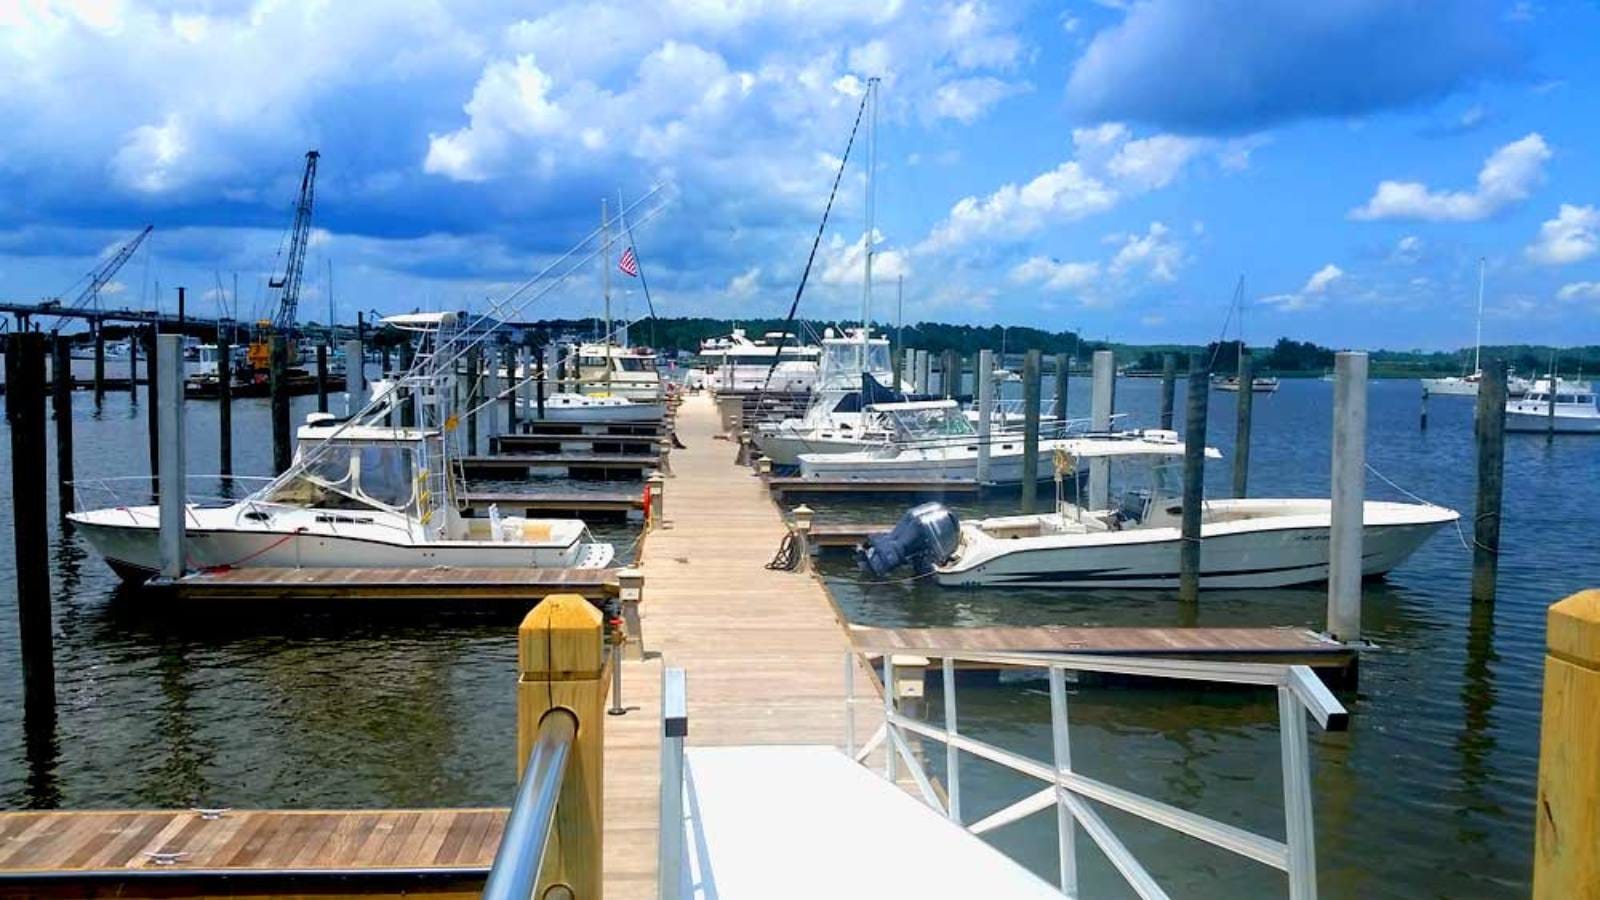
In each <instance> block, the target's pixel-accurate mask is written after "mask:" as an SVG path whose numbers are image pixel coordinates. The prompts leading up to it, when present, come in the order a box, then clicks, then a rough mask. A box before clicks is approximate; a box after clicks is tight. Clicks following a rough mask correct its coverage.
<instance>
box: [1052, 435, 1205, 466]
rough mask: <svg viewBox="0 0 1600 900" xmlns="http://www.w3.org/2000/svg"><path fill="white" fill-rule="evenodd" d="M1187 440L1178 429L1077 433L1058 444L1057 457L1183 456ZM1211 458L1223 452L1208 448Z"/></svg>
mask: <svg viewBox="0 0 1600 900" xmlns="http://www.w3.org/2000/svg"><path fill="white" fill-rule="evenodd" d="M1184 446H1185V445H1184V443H1183V442H1182V441H1180V440H1178V433H1177V432H1175V431H1164V430H1161V429H1155V428H1152V429H1148V430H1145V431H1112V432H1106V433H1103V434H1088V435H1075V436H1073V437H1072V438H1071V439H1070V440H1067V441H1065V442H1064V443H1062V444H1060V445H1058V446H1057V447H1056V451H1055V452H1056V454H1057V455H1058V456H1068V457H1078V458H1079V459H1088V458H1091V457H1098V458H1106V457H1112V456H1169V457H1170V456H1183V453H1184ZM1206 457H1207V458H1208V459H1221V458H1222V451H1220V450H1218V449H1217V448H1215V447H1207V448H1206Z"/></svg>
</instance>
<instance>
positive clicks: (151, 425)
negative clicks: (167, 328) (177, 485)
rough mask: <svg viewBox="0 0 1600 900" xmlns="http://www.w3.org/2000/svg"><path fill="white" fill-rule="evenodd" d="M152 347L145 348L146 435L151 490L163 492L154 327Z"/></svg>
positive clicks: (159, 398) (150, 335) (159, 392)
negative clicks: (148, 439)
mask: <svg viewBox="0 0 1600 900" xmlns="http://www.w3.org/2000/svg"><path fill="white" fill-rule="evenodd" d="M148 334H149V338H150V345H149V346H148V347H146V348H145V358H144V396H145V401H146V403H147V404H148V405H147V407H146V409H145V433H146V435H147V436H148V437H149V438H150V478H151V488H152V489H153V490H154V491H156V492H157V493H160V491H161V438H160V433H161V423H160V421H159V413H158V411H157V408H156V407H157V405H158V404H160V402H161V385H160V383H159V381H158V379H157V376H156V330H155V327H154V326H152V327H151V328H150V331H149V332H148Z"/></svg>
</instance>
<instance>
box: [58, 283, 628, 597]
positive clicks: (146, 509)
mask: <svg viewBox="0 0 1600 900" xmlns="http://www.w3.org/2000/svg"><path fill="white" fill-rule="evenodd" d="M455 320H456V317H455V314H453V313H412V314H407V315H401V316H391V317H389V318H387V319H384V320H383V321H384V323H385V324H386V325H391V326H393V327H395V328H399V329H401V330H406V331H412V332H417V333H419V335H420V341H421V345H422V346H421V349H420V350H419V355H418V362H417V363H416V364H415V365H414V366H413V369H412V371H410V372H407V373H403V374H402V375H400V377H399V378H397V379H396V380H395V381H394V382H392V383H390V384H388V385H386V386H385V387H384V388H383V390H382V395H381V396H380V397H379V399H378V400H377V401H376V402H374V403H371V404H369V405H368V406H367V408H366V409H365V410H363V411H362V412H361V413H359V414H357V415H356V416H352V417H350V418H348V419H336V418H334V417H333V416H331V415H328V414H326V413H321V414H314V415H313V416H312V417H311V418H310V419H309V420H308V421H307V423H306V424H305V425H304V426H302V427H301V429H300V430H299V432H298V436H299V438H300V443H299V448H298V450H297V454H296V457H295V460H294V462H293V464H292V465H291V466H290V467H289V469H288V470H287V471H285V472H284V473H283V474H282V475H279V476H278V477H277V478H274V479H272V480H271V481H270V482H269V483H267V484H266V485H264V486H262V487H261V488H259V489H257V490H255V491H253V492H251V493H250V494H249V495H248V496H246V497H245V498H243V499H241V500H219V501H215V502H190V503H188V504H186V506H185V520H186V525H185V529H184V531H185V554H186V562H187V567H188V568H190V569H201V570H204V569H217V568H249V567H300V566H309V567H330V568H429V567H434V566H459V567H486V568H527V567H541V568H604V567H605V566H607V565H609V564H610V563H611V560H612V559H613V557H614V555H615V548H614V547H612V546H611V545H610V544H607V543H600V542H596V541H594V540H593V539H592V538H591V537H590V535H589V531H588V528H587V527H586V526H585V525H584V523H583V522H581V521H577V520H563V519H530V518H524V517H520V516H502V515H500V513H499V511H498V510H497V509H494V508H491V509H490V511H489V516H488V517H487V518H481V519H480V518H466V517H464V516H463V515H462V514H461V510H462V509H463V508H464V506H463V505H462V504H464V495H465V489H464V485H463V484H462V482H461V481H460V477H459V474H458V473H457V471H456V466H455V465H454V462H453V459H452V456H453V454H454V448H453V447H452V446H451V445H452V444H453V443H454V440H453V438H450V432H451V431H452V430H453V429H454V427H455V422H456V412H457V411H456V409H455V408H454V399H453V395H454V391H453V390H452V389H451V388H452V384H451V379H450V377H449V375H448V374H447V373H448V372H449V371H450V370H451V369H452V368H453V366H454V363H455V361H456V359H457V357H459V355H460V354H461V352H463V347H462V345H463V344H464V343H465V342H466V340H465V339H458V338H457V337H456V335H455V334H454V329H453V326H454V324H455ZM478 339H479V340H481V337H480V338H478ZM406 404H410V406H411V408H412V409H413V410H414V418H415V420H416V422H417V423H418V424H417V425H416V426H415V427H402V428H393V427H389V426H387V425H385V424H384V422H385V421H386V418H387V417H388V416H389V414H390V413H391V412H392V411H394V410H395V409H397V408H403V407H404V405H406ZM68 518H69V519H70V520H71V521H72V523H73V524H74V525H75V526H76V527H77V528H78V529H79V531H80V532H81V533H82V534H83V535H84V537H85V538H86V539H87V540H88V541H89V543H90V545H91V546H92V547H93V548H94V549H95V551H96V552H97V553H99V554H100V556H101V557H103V558H104V559H105V560H106V562H107V563H108V564H109V565H110V566H111V568H112V569H113V570H114V571H116V572H117V574H118V575H120V576H121V577H122V578H124V579H125V580H128V581H134V582H139V581H143V580H145V579H147V578H148V577H150V576H151V575H152V574H154V573H155V572H156V571H157V570H158V569H159V568H160V565H161V552H160V547H159V534H160V508H159V507H158V506H128V505H123V504H120V503H119V504H117V505H114V506H110V507H105V508H101V509H93V510H88V511H84V512H75V513H72V514H71V515H69V516H68Z"/></svg>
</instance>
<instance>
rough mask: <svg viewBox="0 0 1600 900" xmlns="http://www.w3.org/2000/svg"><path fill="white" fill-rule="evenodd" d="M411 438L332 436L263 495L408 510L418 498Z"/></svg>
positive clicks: (299, 502)
mask: <svg viewBox="0 0 1600 900" xmlns="http://www.w3.org/2000/svg"><path fill="white" fill-rule="evenodd" d="M412 443H413V442H400V441H344V440H339V439H337V438H335V439H333V440H330V441H328V442H327V443H326V444H325V445H323V446H320V447H317V448H316V449H315V450H314V451H313V452H312V454H311V455H310V458H308V459H306V460H304V461H303V462H301V463H300V465H299V466H298V467H297V469H296V470H295V471H293V472H291V473H290V476H289V477H288V478H285V479H284V480H283V481H282V482H281V483H279V484H277V485H274V486H273V487H272V489H271V490H270V491H269V492H268V494H267V496H266V497H265V498H264V499H265V500H266V501H267V502H269V503H281V504H286V505H290V506H302V507H306V508H310V509H370V508H372V507H374V506H377V507H383V508H387V509H393V510H402V511H404V510H409V509H411V508H412V507H413V506H414V505H415V500H416V485H415V477H414V474H413V473H415V472H416V471H417V467H418V458H417V450H418V449H419V448H417V447H414V446H412Z"/></svg>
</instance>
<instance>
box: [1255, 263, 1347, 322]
mask: <svg viewBox="0 0 1600 900" xmlns="http://www.w3.org/2000/svg"><path fill="white" fill-rule="evenodd" d="M1344 280H1345V272H1344V270H1343V269H1341V268H1339V267H1338V266H1336V265H1334V264H1333V263H1328V264H1327V265H1325V266H1323V267H1322V268H1320V269H1318V270H1317V271H1315V272H1312V273H1311V277H1310V278H1307V279H1306V284H1305V287H1302V288H1301V289H1300V290H1298V291H1296V292H1295V293H1292V294H1269V295H1267V296H1265V297H1262V298H1261V299H1260V301H1259V302H1261V303H1263V304H1265V305H1267V306H1273V307H1276V308H1277V309H1278V310H1279V311H1280V312H1299V311H1301V310H1307V309H1315V308H1316V307H1318V306H1320V305H1321V304H1322V301H1323V300H1325V299H1326V298H1327V297H1328V295H1329V294H1330V293H1331V292H1332V291H1333V290H1334V288H1335V286H1336V285H1338V284H1340V283H1342V282H1343V281H1344Z"/></svg>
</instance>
